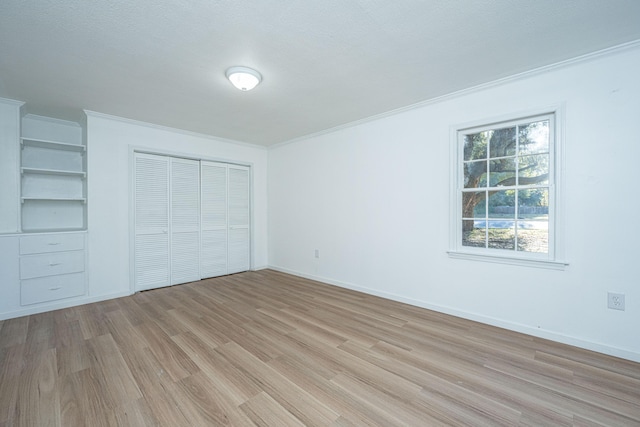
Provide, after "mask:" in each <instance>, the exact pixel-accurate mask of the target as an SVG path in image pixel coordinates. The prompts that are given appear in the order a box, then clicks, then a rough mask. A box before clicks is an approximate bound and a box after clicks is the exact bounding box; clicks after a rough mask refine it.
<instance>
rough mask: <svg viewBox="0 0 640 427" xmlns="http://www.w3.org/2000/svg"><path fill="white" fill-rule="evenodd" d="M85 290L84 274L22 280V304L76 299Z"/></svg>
mask: <svg viewBox="0 0 640 427" xmlns="http://www.w3.org/2000/svg"><path fill="white" fill-rule="evenodd" d="M84 288H85V286H84V273H74V274H62V275H59V276H50V277H38V278H36V279H27V280H22V281H21V282H20V304H22V305H29V304H37V303H39V302H47V301H55V300H58V299H63V298H71V297H76V296H80V295H83V294H84V293H85V289H84Z"/></svg>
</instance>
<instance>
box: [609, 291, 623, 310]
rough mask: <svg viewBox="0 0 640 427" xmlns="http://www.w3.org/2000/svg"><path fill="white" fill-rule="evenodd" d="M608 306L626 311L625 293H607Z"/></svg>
mask: <svg viewBox="0 0 640 427" xmlns="http://www.w3.org/2000/svg"><path fill="white" fill-rule="evenodd" d="M607 307H609V308H611V309H613V310H622V311H624V294H615V293H613V292H608V293H607Z"/></svg>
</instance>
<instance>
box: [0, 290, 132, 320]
mask: <svg viewBox="0 0 640 427" xmlns="http://www.w3.org/2000/svg"><path fill="white" fill-rule="evenodd" d="M129 295H131V292H129V291H125V292H116V293H112V294H106V295H98V296H93V297H81V298H73V299H72V298H69V299H65V300H59V301H53V302H49V303H42V304H38V305H34V306H31V307H25V308H20V309H19V310H13V311H5V312H4V313H0V320H6V319H13V318H15V317H22V316H29V315H32V314H38V313H44V312H46V311H53V310H60V309H62V308H69V307H75V306H77V305H84V304H91V303H94V302H100V301H106V300H109V299H114V298H120V297H126V296H129Z"/></svg>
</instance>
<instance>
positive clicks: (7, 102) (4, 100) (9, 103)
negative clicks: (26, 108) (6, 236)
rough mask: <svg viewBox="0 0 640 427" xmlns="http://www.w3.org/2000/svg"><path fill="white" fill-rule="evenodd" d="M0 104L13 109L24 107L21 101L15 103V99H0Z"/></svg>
mask: <svg viewBox="0 0 640 427" xmlns="http://www.w3.org/2000/svg"><path fill="white" fill-rule="evenodd" d="M0 103H2V104H7V105H12V106H15V107H22V106H23V105H24V102H22V101H16V100H15V99H9V98H0Z"/></svg>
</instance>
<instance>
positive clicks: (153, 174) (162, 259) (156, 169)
mask: <svg viewBox="0 0 640 427" xmlns="http://www.w3.org/2000/svg"><path fill="white" fill-rule="evenodd" d="M134 163H135V179H134V186H135V189H134V203H135V208H134V215H135V220H134V224H135V236H134V246H135V247H134V281H135V289H136V291H143V290H145V289H152V288H159V287H162V286H168V285H169V284H170V282H169V279H170V278H169V261H170V259H169V158H168V157H162V156H154V155H150V154H141V153H136V154H135V158H134Z"/></svg>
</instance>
